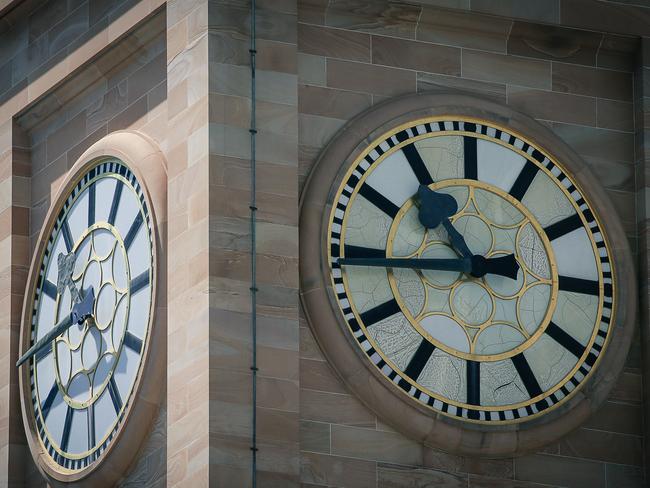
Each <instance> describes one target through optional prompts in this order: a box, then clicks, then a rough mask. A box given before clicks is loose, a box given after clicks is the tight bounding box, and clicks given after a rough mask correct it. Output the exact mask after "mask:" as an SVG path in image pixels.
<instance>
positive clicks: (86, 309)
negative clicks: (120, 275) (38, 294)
mask: <svg viewBox="0 0 650 488" xmlns="http://www.w3.org/2000/svg"><path fill="white" fill-rule="evenodd" d="M94 305H95V290H94V289H93V288H92V287H90V289H89V290H88V292H86V296H85V297H84V298H83V299H82V300H81V301H80V302H79V303H75V304H74V306H73V307H72V311H71V312H70V314H69V315H67V316H66V317H64V318H63V320H61V321H60V322H59V323H58V324H56V325H55V326H54V328H53V329H52V330H51V331H49V332H48V333H47V334H45V336H43V338H42V339H40V340H39V341H38V342H37V343H36V344H34V345H33V346H32V347H30V348H29V349H28V350H27V352H26V353H25V354H23V355H22V356H21V357H20V359H18V361H17V362H16V366H20V365H21V364H23V363H24V362H25V361H27V360H28V359H29V358H31V357H32V356H33V355H34V354H36V353H37V352H38V351H40V350H41V349H43V348H44V347H45V346H47V345H48V344H49V343H50V342H52V341H53V340H54V339H56V338H57V337H58V336H60V335H61V334H63V333H64V332H65V331H66V330H68V329H69V328H70V327H71V326H72V325H73V324H81V323H83V321H84V320H86V319H87V318H88V317H91V316H92V314H93V307H94Z"/></svg>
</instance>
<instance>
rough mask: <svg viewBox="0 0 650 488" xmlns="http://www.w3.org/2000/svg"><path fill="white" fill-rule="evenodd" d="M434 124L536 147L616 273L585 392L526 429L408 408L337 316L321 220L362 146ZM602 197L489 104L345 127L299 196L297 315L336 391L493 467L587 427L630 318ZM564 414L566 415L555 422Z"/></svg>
mask: <svg viewBox="0 0 650 488" xmlns="http://www.w3.org/2000/svg"><path fill="white" fill-rule="evenodd" d="M442 116H447V117H449V118H450V120H451V119H453V118H454V117H461V118H474V119H481V120H484V121H486V122H488V121H489V122H490V123H492V124H494V125H497V126H506V127H508V130H509V132H511V133H515V134H522V135H523V137H524V139H529V140H533V141H535V146H536V147H538V148H540V149H541V150H544V152H545V153H546V154H548V156H549V157H551V158H552V159H553V160H555V161H560V162H561V166H560V167H561V168H562V169H563V171H564V172H565V173H568V174H569V175H571V179H572V180H573V181H576V182H577V183H578V186H579V187H580V190H581V192H582V193H583V194H584V195H585V196H586V197H587V200H588V201H589V204H590V207H592V208H594V211H595V213H596V214H597V215H598V217H599V220H600V221H601V223H604V226H605V228H606V229H607V235H608V237H609V240H610V252H609V255H610V259H611V260H612V261H613V262H615V263H616V264H615V270H614V272H615V274H616V281H617V284H618V286H617V288H616V292H615V302H617V303H618V308H619V310H618V311H617V314H616V317H615V321H614V322H613V324H612V326H611V327H612V332H611V333H610V334H609V336H610V337H611V339H609V345H608V349H609V351H608V353H607V354H604V355H602V356H603V359H602V360H601V364H600V366H599V367H598V368H596V371H595V372H594V374H593V375H592V377H591V378H590V379H589V380H588V381H587V382H586V383H587V385H586V386H585V387H583V388H582V389H581V390H580V391H579V392H578V393H576V394H575V395H573V397H572V398H570V399H569V400H568V401H566V402H564V403H562V404H561V405H560V406H559V407H558V408H556V409H555V410H554V411H553V412H549V413H548V414H546V415H543V416H537V418H533V419H531V420H529V421H527V422H518V423H511V424H508V425H485V424H480V425H477V424H473V423H469V422H467V421H462V422H461V421H458V420H457V419H454V418H449V417H446V416H444V415H441V414H439V413H432V412H431V410H429V409H427V408H426V407H424V406H422V405H417V404H416V403H415V400H413V399H411V398H407V395H403V394H399V393H397V392H395V387H394V386H393V385H390V384H388V383H387V380H386V378H385V377H383V375H381V373H379V372H378V371H377V369H376V367H375V366H374V365H373V364H371V363H370V362H369V361H368V359H367V356H365V354H362V353H361V351H360V348H359V347H358V346H357V345H356V344H354V342H353V341H352V340H351V334H349V332H348V329H347V327H348V326H347V324H346V323H345V322H344V320H343V318H342V315H341V314H340V313H339V312H338V303H337V301H336V299H335V293H334V291H333V289H332V285H331V280H330V277H329V263H328V260H327V255H328V250H327V249H325V247H326V246H325V243H326V242H327V240H328V238H329V234H328V232H327V230H328V226H329V217H330V212H331V210H332V207H333V202H334V201H335V196H336V193H337V191H338V189H339V187H340V185H341V182H342V181H343V179H344V176H345V174H346V173H347V172H348V171H349V169H350V167H351V166H352V165H353V162H354V161H355V160H357V159H358V158H359V157H360V156H361V154H362V153H363V152H364V151H365V150H366V149H368V148H369V147H370V145H371V142H372V141H375V140H377V139H379V138H380V136H382V135H383V134H386V133H389V132H392V130H393V129H394V128H396V127H398V126H401V125H403V124H409V123H411V122H412V121H415V120H418V119H423V118H429V117H442ZM549 147H553V148H555V150H553V151H550V150H548V148H549ZM602 191H603V190H602V188H601V186H600V184H599V183H598V181H597V179H596V178H595V177H594V176H593V175H592V174H591V172H590V171H589V170H588V169H587V167H586V165H585V163H583V162H582V160H581V159H580V158H579V157H578V156H577V155H576V154H575V153H574V152H573V151H572V150H571V149H570V148H569V147H568V146H567V145H566V144H565V143H564V142H563V141H561V140H560V139H559V137H557V136H556V135H554V134H552V133H551V132H550V131H549V130H548V129H546V128H545V127H543V126H542V125H541V124H540V123H538V122H536V121H535V120H533V119H531V118H529V117H528V116H526V115H524V114H521V113H519V112H516V111H514V110H512V109H511V108H509V107H506V106H503V105H500V104H498V103H495V102H492V101H489V100H486V99H481V98H478V97H474V96H469V95H457V94H419V95H409V96H405V97H402V98H398V99H395V100H392V101H388V102H385V103H383V104H381V105H379V106H378V107H375V108H372V109H370V110H368V111H367V112H365V113H363V114H361V115H360V116H358V117H357V118H356V119H354V120H353V121H351V122H349V123H348V124H347V125H346V127H345V131H341V132H340V133H339V134H337V135H336V136H335V138H334V139H333V141H332V142H331V143H330V144H329V145H328V146H327V147H326V148H325V150H324V151H323V152H322V153H321V156H320V157H319V159H318V161H317V163H316V165H315V166H314V167H313V168H312V171H311V172H310V174H309V177H308V180H307V181H306V183H305V186H304V189H303V192H302V196H301V209H300V210H301V211H300V254H301V261H300V277H301V281H300V284H301V305H302V307H303V311H304V312H305V316H306V318H307V321H308V323H309V325H310V328H311V330H312V331H313V333H314V336H315V338H316V340H317V342H318V343H319V345H320V346H321V350H322V351H323V353H324V355H325V356H326V357H327V359H328V360H329V362H330V364H331V365H332V366H333V367H334V369H335V370H336V372H337V373H338V375H339V376H340V377H341V379H342V380H343V382H344V383H345V384H346V385H347V386H348V388H350V390H351V391H353V392H355V394H356V395H357V397H358V398H359V399H360V400H361V401H362V402H363V403H364V404H365V405H366V406H367V407H368V408H369V409H370V410H371V411H373V412H375V413H376V414H377V415H378V416H379V417H380V418H381V419H382V420H383V421H384V422H386V423H388V424H389V425H391V426H393V427H394V428H395V429H396V430H398V431H400V432H402V433H404V434H406V435H407V436H409V437H411V438H414V439H416V440H419V441H421V442H423V443H425V444H427V445H430V446H433V447H437V448H440V449H443V450H445V451H450V452H454V453H458V454H469V455H477V456H494V457H502V456H511V455H516V454H521V453H524V452H529V451H531V450H534V449H538V448H540V447H542V446H544V445H546V444H548V443H550V442H552V441H553V440H556V439H558V438H559V437H561V436H563V435H565V434H566V433H568V432H569V431H570V430H572V429H573V428H575V427H577V426H578V425H580V424H581V423H582V422H583V421H584V420H586V418H587V417H588V416H589V415H590V413H591V412H592V411H594V410H595V408H597V406H599V405H600V403H602V401H603V400H604V399H605V397H606V395H607V393H608V392H609V390H610V389H611V387H612V385H613V381H614V380H615V379H616V376H617V374H615V375H614V376H613V377H612V375H611V374H609V375H606V374H605V370H608V371H610V370H613V371H614V372H615V373H619V372H620V370H621V369H622V366H623V362H624V360H625V357H626V354H627V350H628V348H629V344H630V342H631V333H632V325H633V323H634V319H635V314H636V306H635V303H636V290H635V285H634V267H633V265H632V260H631V255H630V251H629V248H628V244H627V241H626V239H625V238H624V237H623V238H621V236H624V233H623V231H622V227H621V225H620V222H619V221H618V219H617V217H616V213H615V211H614V209H613V206H612V204H611V203H610V202H609V201H608V199H607V198H606V197H603V194H602ZM334 324H336V325H337V326H334ZM606 365H607V366H606ZM369 373H370V374H369ZM402 393H404V392H402ZM396 400H400V401H396ZM569 411H571V412H572V414H571V415H564V414H565V413H567V412H569Z"/></svg>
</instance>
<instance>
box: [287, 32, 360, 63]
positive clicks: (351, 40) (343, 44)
mask: <svg viewBox="0 0 650 488" xmlns="http://www.w3.org/2000/svg"><path fill="white" fill-rule="evenodd" d="M298 49H299V50H300V52H301V53H305V54H311V55H316V56H324V57H327V58H337V59H347V60H350V61H365V62H370V36H369V35H368V34H363V33H360V32H350V31H345V30H340V29H330V28H327V27H319V26H314V25H307V24H298Z"/></svg>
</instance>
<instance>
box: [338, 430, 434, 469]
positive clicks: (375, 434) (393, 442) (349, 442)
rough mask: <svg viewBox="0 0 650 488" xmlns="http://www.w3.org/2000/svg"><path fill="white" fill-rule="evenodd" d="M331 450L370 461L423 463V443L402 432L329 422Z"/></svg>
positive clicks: (413, 464) (407, 463)
mask: <svg viewBox="0 0 650 488" xmlns="http://www.w3.org/2000/svg"><path fill="white" fill-rule="evenodd" d="M332 453H333V454H336V455H339V456H349V457H355V458H361V459H368V460H373V461H380V462H382V461H383V462H387V463H396V464H406V465H410V466H420V465H422V446H421V445H420V444H418V443H417V442H414V441H412V440H410V439H408V438H406V437H404V436H403V435H401V434H394V433H392V432H382V431H377V430H372V429H360V428H357V427H348V426H344V425H332Z"/></svg>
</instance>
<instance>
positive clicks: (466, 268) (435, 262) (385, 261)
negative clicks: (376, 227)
mask: <svg viewBox="0 0 650 488" xmlns="http://www.w3.org/2000/svg"><path fill="white" fill-rule="evenodd" d="M338 262H339V264H343V265H351V266H377V267H387V268H414V269H435V270H438V271H463V272H465V273H471V271H472V262H471V260H470V259H465V258H463V259H426V258H423V259H419V258H339V261H338Z"/></svg>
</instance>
